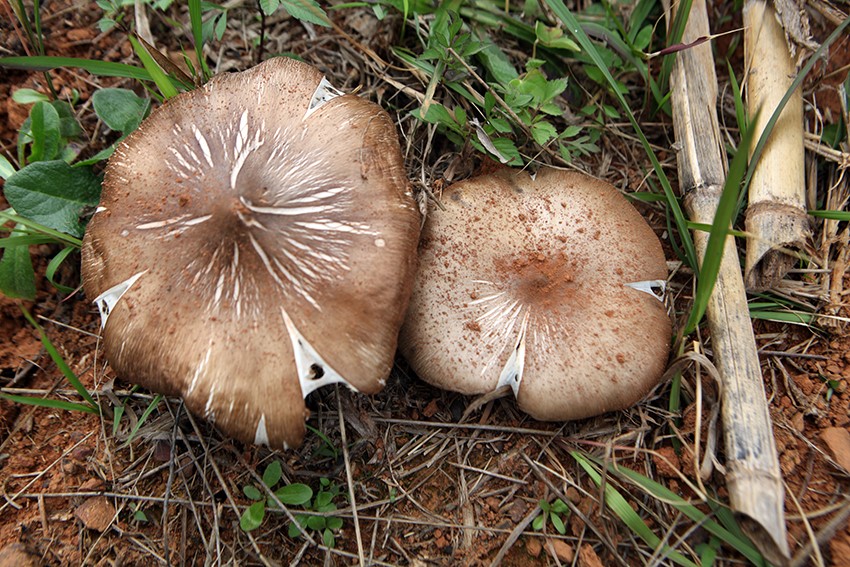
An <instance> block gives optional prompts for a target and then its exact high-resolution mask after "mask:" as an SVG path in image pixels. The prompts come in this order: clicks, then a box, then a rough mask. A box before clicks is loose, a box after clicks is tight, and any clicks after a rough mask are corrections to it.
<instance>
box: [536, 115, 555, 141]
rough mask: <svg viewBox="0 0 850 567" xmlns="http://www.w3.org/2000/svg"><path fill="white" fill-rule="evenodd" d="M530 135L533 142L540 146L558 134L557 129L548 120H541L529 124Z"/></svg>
mask: <svg viewBox="0 0 850 567" xmlns="http://www.w3.org/2000/svg"><path fill="white" fill-rule="evenodd" d="M531 135H532V136H533V137H534V141H535V142H537V143H538V144H540V145H541V146H545V145H546V143H547V142H549V140H551V139H552V138H554V137H555V136H557V135H558V131H557V130H555V127H554V126H552V124H550V123H549V122H546V121H545V120H541V121H539V122H535V123H534V124H532V125H531Z"/></svg>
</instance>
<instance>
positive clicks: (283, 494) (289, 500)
mask: <svg viewBox="0 0 850 567" xmlns="http://www.w3.org/2000/svg"><path fill="white" fill-rule="evenodd" d="M274 494H275V496H277V497H278V499H279V500H280V501H281V502H283V503H284V504H286V505H287V506H303V505H304V504H307V503H308V502H310V499H311V498H313V489H312V488H310V487H309V486H307V485H306V484H301V483H300V482H296V483H293V484H287V485H286V486H284V487H283V488H279V489H277V490H276V491H275V493H274Z"/></svg>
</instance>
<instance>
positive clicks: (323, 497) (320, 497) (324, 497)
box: [315, 492, 334, 508]
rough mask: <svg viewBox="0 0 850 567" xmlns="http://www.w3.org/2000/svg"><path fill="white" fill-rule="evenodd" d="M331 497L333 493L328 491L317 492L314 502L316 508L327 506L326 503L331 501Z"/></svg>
mask: <svg viewBox="0 0 850 567" xmlns="http://www.w3.org/2000/svg"><path fill="white" fill-rule="evenodd" d="M333 498H334V495H333V494H331V493H330V492H319V493H318V494H317V495H316V503H315V506H316V508H323V507H325V506H327V505H328V504H330V503H331V501H332V500H333Z"/></svg>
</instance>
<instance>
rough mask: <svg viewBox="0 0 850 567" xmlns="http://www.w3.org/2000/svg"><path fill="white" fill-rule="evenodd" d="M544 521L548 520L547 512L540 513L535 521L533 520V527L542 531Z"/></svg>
mask: <svg viewBox="0 0 850 567" xmlns="http://www.w3.org/2000/svg"><path fill="white" fill-rule="evenodd" d="M544 522H546V513H545V512H544V513H542V514H540V515H539V516H537V517H536V518H534V521H533V522H531V527H532V528H533V529H534V531H536V532H539V531H542V530H543V524H544Z"/></svg>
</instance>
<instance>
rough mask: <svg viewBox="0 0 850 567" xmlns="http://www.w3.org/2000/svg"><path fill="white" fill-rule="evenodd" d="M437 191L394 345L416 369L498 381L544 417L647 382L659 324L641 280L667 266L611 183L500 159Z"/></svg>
mask: <svg viewBox="0 0 850 567" xmlns="http://www.w3.org/2000/svg"><path fill="white" fill-rule="evenodd" d="M441 200H442V202H443V204H444V206H445V210H434V211H433V212H432V213H430V214H429V216H428V219H427V221H426V224H425V228H424V232H423V237H422V240H421V242H420V250H419V264H420V265H419V271H418V272H417V276H416V283H415V284H414V291H413V297H412V299H411V302H410V308H409V310H408V315H407V318H406V320H405V323H404V325H403V327H402V331H401V337H400V345H399V346H400V349H401V352H402V354H404V356H405V358H407V360H408V362H409V363H410V365H411V367H412V369H413V370H414V371H415V372H416V373H417V374H418V375H419V376H420V377H421V378H422V379H424V380H425V381H427V382H429V383H431V384H433V385H435V386H438V387H441V388H445V389H448V390H453V391H456V392H460V393H463V394H481V393H487V392H491V391H493V390H495V389H496V388H497V387H498V386H501V385H510V386H511V387H512V388H513V390H514V394H515V395H516V397H517V401H518V403H519V406H520V408H522V410H523V411H525V412H527V413H528V414H530V415H531V416H533V417H535V418H536V419H540V420H558V421H559V420H569V419H580V418H583V417H589V416H592V415H597V414H600V413H604V412H607V411H612V410H617V409H622V408H625V407H628V406H629V405H631V404H633V403H634V402H636V401H638V400H639V399H640V398H641V397H642V396H644V395H645V394H646V392H647V391H648V390H649V389H650V388H651V387H652V386H654V385H655V384H656V383H657V382H658V380H659V379H660V377H661V375H662V373H663V371H664V368H665V365H666V362H667V357H668V352H669V348H670V332H671V325H670V320H669V318H668V316H667V313H666V309H665V306H664V303H663V301H661V300H660V299H659V297H658V296H656V295H655V292H654V291H652V289H651V288H652V287H654V286H663V280H664V279H665V278H666V277H667V266H666V262H665V258H664V253H663V251H662V249H661V244H660V242H659V240H658V238H657V237H656V236H655V234H654V232H653V231H652V229H651V228H650V227H649V225H648V224H647V223H646V221H645V220H644V219H643V218H642V217H641V215H640V213H638V211H637V210H636V209H635V208H634V207H632V205H631V204H629V202H628V201H627V200H626V199H625V198H624V197H623V196H622V195H621V194H620V193H619V192H618V191H617V190H616V189H615V188H614V187H613V186H611V185H609V184H608V183H605V182H603V181H600V180H597V179H594V178H592V177H589V176H587V175H584V174H580V173H574V172H564V171H559V170H555V169H544V170H541V171H540V172H539V173H538V174H537V176H536V177H534V178H532V177H531V176H530V175H529V174H527V173H524V172H514V171H511V170H501V171H498V172H496V173H494V174H490V175H486V176H482V177H477V178H474V179H469V180H467V181H463V182H460V183H457V184H455V185H452V186H451V187H449V188H448V189H446V190H445V191H444V192H443V195H442V199H441ZM639 282H645V283H644V284H639ZM630 284H636V285H634V286H633V285H630ZM636 288H644V291H641V290H640V289H636Z"/></svg>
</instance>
